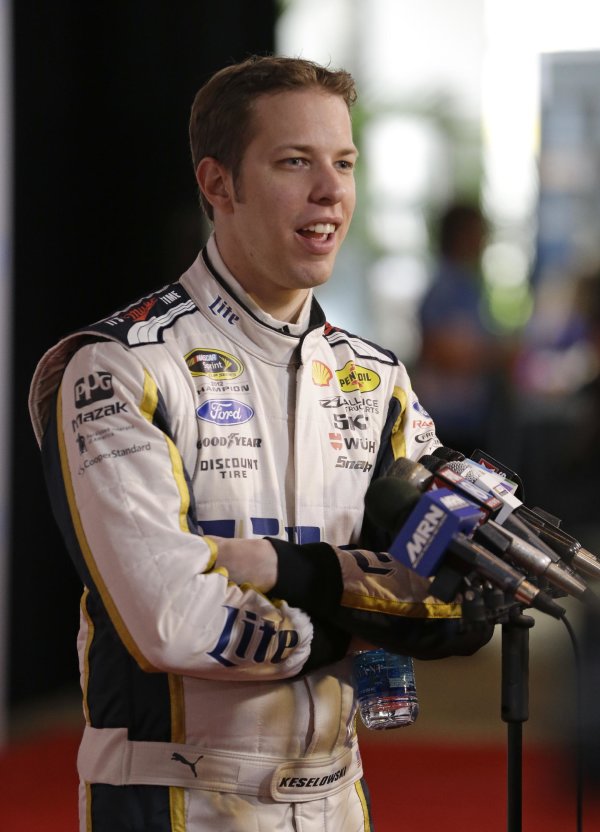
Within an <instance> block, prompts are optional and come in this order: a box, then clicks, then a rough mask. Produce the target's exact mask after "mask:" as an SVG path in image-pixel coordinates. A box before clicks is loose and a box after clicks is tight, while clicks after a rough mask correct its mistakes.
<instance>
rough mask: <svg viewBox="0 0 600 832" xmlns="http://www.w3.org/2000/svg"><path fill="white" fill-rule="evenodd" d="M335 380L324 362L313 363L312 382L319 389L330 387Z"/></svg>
mask: <svg viewBox="0 0 600 832" xmlns="http://www.w3.org/2000/svg"><path fill="white" fill-rule="evenodd" d="M332 378H333V373H332V372H331V370H330V369H329V367H328V366H327V364H324V363H323V362H322V361H313V363H312V380H313V384H316V385H317V387H329V382H330V381H331V379H332Z"/></svg>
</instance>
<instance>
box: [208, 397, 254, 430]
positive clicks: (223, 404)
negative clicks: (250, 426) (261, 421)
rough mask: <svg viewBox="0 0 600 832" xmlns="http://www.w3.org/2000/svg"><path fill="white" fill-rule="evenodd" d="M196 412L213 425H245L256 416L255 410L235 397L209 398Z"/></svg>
mask: <svg viewBox="0 0 600 832" xmlns="http://www.w3.org/2000/svg"><path fill="white" fill-rule="evenodd" d="M196 414H197V416H198V418H199V419H202V421H203V422H211V423H212V424H213V425H224V426H225V427H228V426H229V425H243V424H244V422H249V421H250V419H251V418H252V417H253V416H254V410H253V409H252V408H251V407H249V406H248V405H247V404H244V403H243V402H236V401H235V399H209V400H208V401H207V402H203V403H202V404H201V405H200V407H199V408H198V409H197V410H196Z"/></svg>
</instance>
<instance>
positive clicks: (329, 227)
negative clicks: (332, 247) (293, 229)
mask: <svg viewBox="0 0 600 832" xmlns="http://www.w3.org/2000/svg"><path fill="white" fill-rule="evenodd" d="M302 230H303V231H314V232H315V233H316V234H333V232H334V231H335V225H334V224H333V223H331V222H318V223H316V225H307V226H306V228H303V229H302Z"/></svg>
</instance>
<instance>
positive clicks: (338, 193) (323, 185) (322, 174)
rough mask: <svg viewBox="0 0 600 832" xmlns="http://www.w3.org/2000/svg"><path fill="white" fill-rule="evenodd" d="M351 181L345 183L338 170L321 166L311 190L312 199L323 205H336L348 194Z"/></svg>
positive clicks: (317, 170) (316, 172)
mask: <svg viewBox="0 0 600 832" xmlns="http://www.w3.org/2000/svg"><path fill="white" fill-rule="evenodd" d="M349 185H350V181H348V182H345V181H344V180H343V179H342V175H341V174H340V172H339V171H338V170H336V168H333V167H331V166H329V165H322V166H319V167H318V168H317V169H316V170H315V178H314V182H313V187H312V190H311V199H312V201H313V202H318V203H320V204H322V205H334V204H335V203H337V202H340V201H341V200H342V198H343V196H344V194H345V193H346V189H347V187H348V186H349Z"/></svg>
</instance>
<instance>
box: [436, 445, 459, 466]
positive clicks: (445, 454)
mask: <svg viewBox="0 0 600 832" xmlns="http://www.w3.org/2000/svg"><path fill="white" fill-rule="evenodd" d="M433 455H434V456H437V457H439V458H440V459H443V460H445V461H446V462H455V461H458V462H461V461H462V460H463V459H464V458H465V455H464V454H461V452H460V451H455V450H453V449H452V448H446V447H445V446H444V445H440V446H439V448H436V449H435V451H433Z"/></svg>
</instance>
